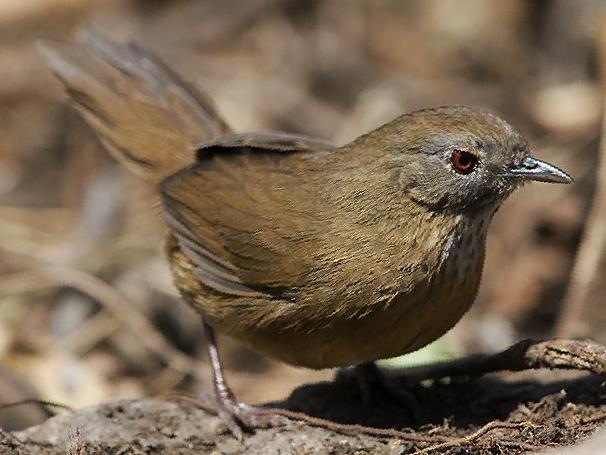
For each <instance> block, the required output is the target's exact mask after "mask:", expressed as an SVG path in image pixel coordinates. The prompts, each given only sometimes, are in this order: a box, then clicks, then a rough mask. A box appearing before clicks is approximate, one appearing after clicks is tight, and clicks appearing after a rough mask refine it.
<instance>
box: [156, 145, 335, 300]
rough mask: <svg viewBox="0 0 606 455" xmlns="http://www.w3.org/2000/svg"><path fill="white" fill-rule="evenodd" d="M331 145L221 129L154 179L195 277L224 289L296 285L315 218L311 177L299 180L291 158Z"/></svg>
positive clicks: (242, 291) (255, 290) (273, 289)
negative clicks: (175, 168) (185, 161)
mask: <svg viewBox="0 0 606 455" xmlns="http://www.w3.org/2000/svg"><path fill="white" fill-rule="evenodd" d="M331 148H332V147H331V146H330V145H328V144H327V143H324V142H322V141H318V140H315V139H310V138H306V137H304V136H297V135H287V134H240V135H238V134H231V135H226V136H223V137H221V138H218V139H217V140H216V141H214V142H211V143H208V144H206V145H205V146H202V147H200V148H199V149H198V161H197V162H196V163H194V164H192V165H191V166H188V167H187V168H185V169H183V170H181V171H179V172H177V173H176V174H175V175H173V176H171V177H169V178H167V179H165V180H164V181H163V182H162V183H161V184H160V193H161V196H162V203H163V208H164V214H165V217H166V220H167V223H168V226H169V228H170V230H171V233H172V234H173V235H174V236H175V237H176V238H177V240H178V242H179V245H180V247H181V249H182V250H183V251H184V252H185V253H186V255H187V256H188V258H189V259H190V260H191V261H192V262H193V264H194V265H195V267H196V274H197V276H198V278H199V279H200V281H201V282H202V283H203V284H205V285H206V286H208V287H210V288H212V289H214V290H216V291H219V292H221V293H224V294H229V295H239V296H259V295H264V296H268V295H269V296H274V297H279V298H288V297H289V293H291V292H294V290H296V288H297V287H298V286H300V285H302V283H303V280H304V278H305V272H306V270H309V265H310V263H308V262H307V261H309V259H310V256H309V253H310V252H309V251H308V250H307V249H308V248H309V245H310V243H311V242H308V240H309V238H310V236H313V235H314V229H317V227H318V221H317V219H315V218H314V209H313V207H314V205H315V204H316V203H317V201H316V200H314V195H313V194H310V189H311V188H314V186H315V183H314V182H310V181H304V177H303V176H302V175H301V173H300V172H298V169H297V164H298V163H300V160H301V156H302V155H306V156H307V155H310V154H313V155H314V156H318V155H321V154H322V153H315V152H326V153H330V152H329V150H330V149H331ZM295 155H296V156H295ZM309 178H317V177H316V176H315V174H314V176H310V177H309Z"/></svg>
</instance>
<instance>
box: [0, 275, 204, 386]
mask: <svg viewBox="0 0 606 455" xmlns="http://www.w3.org/2000/svg"><path fill="white" fill-rule="evenodd" d="M4 280H6V281H7V282H8V283H10V284H13V285H14V283H15V282H16V283H20V282H21V283H26V284H27V289H28V290H34V289H44V288H48V287H57V286H69V287H73V288H75V289H78V290H80V291H81V292H83V293H84V294H86V295H89V296H91V297H92V298H93V299H95V300H96V301H97V302H99V303H100V304H101V305H103V306H104V307H105V309H106V310H107V311H109V312H110V313H111V314H112V316H113V317H115V318H116V319H117V320H119V321H120V322H121V323H122V324H124V326H126V327H128V328H129V329H130V330H132V331H133V332H134V333H135V334H136V335H137V337H138V338H139V339H140V340H141V343H142V344H144V345H145V346H146V347H147V348H148V349H150V350H151V351H152V352H154V353H156V354H157V355H158V356H159V357H160V358H161V359H162V360H163V361H164V362H165V363H166V364H167V365H168V366H169V367H170V368H172V369H173V370H175V371H178V372H179V373H181V374H183V375H185V374H191V375H193V376H195V377H196V378H198V379H201V371H202V370H204V369H205V366H204V364H202V363H201V362H199V361H197V360H194V359H191V358H190V357H188V356H187V355H185V354H183V353H182V352H180V351H178V350H177V349H175V348H173V347H172V346H171V345H170V344H169V343H168V342H167V341H166V339H165V338H164V336H163V335H162V334H160V333H159V332H158V331H157V330H156V328H155V327H154V326H153V325H151V324H150V323H149V321H148V320H147V319H146V318H145V316H143V315H142V314H141V313H139V312H138V311H137V309H136V306H135V305H134V304H133V303H132V302H129V301H128V299H126V298H125V297H124V296H122V295H120V294H119V293H118V292H117V291H116V290H115V289H113V288H112V287H111V286H109V285H108V284H107V283H105V282H104V281H102V280H100V279H99V278H97V277H95V276H93V275H90V274H88V273H86V272H83V271H80V270H75V269H71V268H68V267H64V266H50V267H45V268H42V269H40V270H39V271H37V272H34V273H32V274H19V276H18V277H17V278H15V277H6V278H4V279H3V281H4Z"/></svg>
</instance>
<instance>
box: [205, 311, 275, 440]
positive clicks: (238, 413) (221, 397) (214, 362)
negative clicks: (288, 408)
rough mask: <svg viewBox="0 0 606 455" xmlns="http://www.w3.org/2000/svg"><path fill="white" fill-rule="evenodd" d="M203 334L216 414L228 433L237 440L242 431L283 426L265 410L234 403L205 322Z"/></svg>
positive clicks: (210, 330)
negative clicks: (211, 376)
mask: <svg viewBox="0 0 606 455" xmlns="http://www.w3.org/2000/svg"><path fill="white" fill-rule="evenodd" d="M204 333H205V335H206V342H207V346H208V357H209V360H210V365H211V368H212V374H213V386H214V389H215V400H216V405H217V408H218V409H217V413H218V415H219V417H221V419H222V420H223V422H225V424H226V425H227V428H228V429H229V431H230V432H231V433H232V434H233V435H234V436H236V437H237V438H238V439H241V438H242V430H245V431H249V430H252V429H254V428H266V427H269V426H276V425H281V424H283V419H281V418H279V416H277V415H275V414H271V413H268V412H267V410H266V409H262V408H255V407H252V406H248V405H246V404H244V403H239V402H238V401H236V398H235V396H234V394H233V392H232V391H231V389H230V388H229V386H228V385H227V381H226V380H225V376H224V374H223V366H222V364H221V359H220V357H219V350H218V348H217V340H216V338H215V331H214V329H213V328H212V327H211V326H210V325H209V324H208V323H206V322H204ZM203 407H206V406H203Z"/></svg>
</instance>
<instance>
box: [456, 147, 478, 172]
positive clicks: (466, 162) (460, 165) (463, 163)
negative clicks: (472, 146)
mask: <svg viewBox="0 0 606 455" xmlns="http://www.w3.org/2000/svg"><path fill="white" fill-rule="evenodd" d="M450 163H451V164H452V167H453V168H454V170H455V171H457V172H458V173H459V174H469V173H470V172H471V171H473V170H474V169H475V168H476V166H477V165H478V157H477V156H475V155H474V154H473V153H469V152H467V151H465V150H454V151H453V152H452V154H451V155H450Z"/></svg>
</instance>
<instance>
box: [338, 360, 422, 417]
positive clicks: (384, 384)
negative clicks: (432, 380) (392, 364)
mask: <svg viewBox="0 0 606 455" xmlns="http://www.w3.org/2000/svg"><path fill="white" fill-rule="evenodd" d="M345 374H347V373H345ZM350 374H352V375H353V376H354V378H355V380H356V382H357V383H358V387H359V390H360V397H361V400H362V403H363V405H364V406H367V407H369V406H372V405H373V404H375V403H377V402H378V403H381V402H383V403H395V404H396V405H398V406H400V407H402V408H404V409H406V410H407V411H408V412H409V413H410V417H411V418H412V420H413V422H414V423H420V422H421V421H422V414H421V410H420V408H421V407H420V405H419V400H418V399H417V397H416V395H415V394H414V393H413V392H412V391H411V390H410V388H409V387H407V386H406V384H405V383H404V382H403V381H402V380H401V378H392V377H388V376H386V375H385V374H384V373H383V372H382V371H381V369H380V368H379V367H377V366H376V365H375V364H374V363H372V362H371V363H364V364H361V365H357V366H355V367H354V368H353V370H351V371H350ZM342 375H344V373H343V372H342V371H339V373H338V375H337V380H339V379H344V378H343V376H342Z"/></svg>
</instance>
